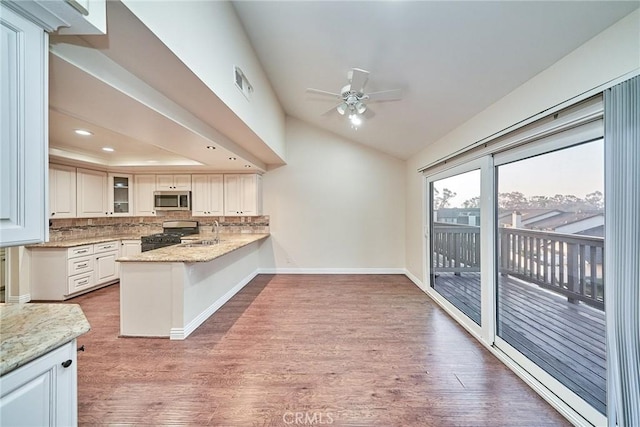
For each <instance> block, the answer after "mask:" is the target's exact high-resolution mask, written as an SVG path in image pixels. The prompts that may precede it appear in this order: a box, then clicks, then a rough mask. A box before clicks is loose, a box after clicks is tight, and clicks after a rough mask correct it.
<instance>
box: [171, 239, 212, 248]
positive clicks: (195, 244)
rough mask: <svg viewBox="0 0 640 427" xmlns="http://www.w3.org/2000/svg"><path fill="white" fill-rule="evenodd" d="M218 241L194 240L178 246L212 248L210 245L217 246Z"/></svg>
mask: <svg viewBox="0 0 640 427" xmlns="http://www.w3.org/2000/svg"><path fill="white" fill-rule="evenodd" d="M220 242H221V240H220V241H216V240H196V241H194V242H189V243H183V244H181V245H180V246H181V247H183V248H197V247H200V246H212V245H217V244H218V243H220Z"/></svg>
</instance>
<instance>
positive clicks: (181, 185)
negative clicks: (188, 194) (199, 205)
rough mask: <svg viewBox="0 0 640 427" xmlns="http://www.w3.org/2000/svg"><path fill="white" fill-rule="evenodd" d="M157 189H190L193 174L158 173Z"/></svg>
mask: <svg viewBox="0 0 640 427" xmlns="http://www.w3.org/2000/svg"><path fill="white" fill-rule="evenodd" d="M156 190H157V191H190V190H191V175H156Z"/></svg>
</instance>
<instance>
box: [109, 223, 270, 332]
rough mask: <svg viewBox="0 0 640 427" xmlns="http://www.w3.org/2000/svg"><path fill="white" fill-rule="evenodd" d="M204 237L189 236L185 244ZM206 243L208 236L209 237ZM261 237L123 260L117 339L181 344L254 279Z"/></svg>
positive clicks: (223, 238)
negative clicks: (165, 339)
mask: <svg viewBox="0 0 640 427" xmlns="http://www.w3.org/2000/svg"><path fill="white" fill-rule="evenodd" d="M206 237H207V236H203V235H192V236H188V238H189V239H190V240H189V241H192V242H194V243H195V242H198V241H202V240H206ZM209 237H210V236H209ZM267 237H269V234H264V233H260V234H258V233H246V234H220V242H219V243H215V244H210V245H209V244H204V245H202V244H200V245H199V244H197V243H196V244H193V243H183V244H180V245H174V246H168V247H164V248H160V249H156V250H152V251H148V252H143V253H141V254H137V255H133V256H129V257H122V258H119V259H118V262H119V263H120V334H121V336H128V337H169V338H170V339H175V340H181V339H185V338H187V337H188V336H189V334H191V333H192V332H193V331H194V330H195V329H196V328H197V327H198V326H200V325H201V324H202V323H203V322H204V321H205V320H207V319H208V318H209V316H211V315H212V314H213V313H214V312H215V311H216V310H218V309H219V308H220V307H221V306H222V305H223V304H224V303H225V302H227V301H228V300H229V299H230V298H231V297H233V295H235V294H236V293H237V292H238V291H240V289H242V288H243V287H244V286H245V285H246V284H247V283H248V282H249V281H250V280H251V279H253V277H255V275H256V274H257V270H258V265H259V259H258V251H259V248H260V245H261V243H262V242H263V241H264V240H265V239H266V238H267Z"/></svg>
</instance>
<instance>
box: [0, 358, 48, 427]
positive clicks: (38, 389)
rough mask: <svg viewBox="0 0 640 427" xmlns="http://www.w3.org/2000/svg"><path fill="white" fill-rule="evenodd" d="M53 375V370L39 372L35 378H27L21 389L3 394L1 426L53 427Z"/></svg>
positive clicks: (0, 405) (0, 412)
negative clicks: (50, 426)
mask: <svg viewBox="0 0 640 427" xmlns="http://www.w3.org/2000/svg"><path fill="white" fill-rule="evenodd" d="M53 375H54V372H53V369H48V370H45V371H44V372H37V373H36V374H35V376H33V377H31V378H25V380H24V383H23V384H22V385H21V386H20V387H19V388H17V389H15V390H13V391H12V392H9V393H7V394H3V396H2V398H0V425H3V426H49V425H53V424H54V423H53V421H54V420H53V413H54V410H53V406H52V405H51V402H52V401H53V396H52V394H53V393H52V390H51V383H52V382H53Z"/></svg>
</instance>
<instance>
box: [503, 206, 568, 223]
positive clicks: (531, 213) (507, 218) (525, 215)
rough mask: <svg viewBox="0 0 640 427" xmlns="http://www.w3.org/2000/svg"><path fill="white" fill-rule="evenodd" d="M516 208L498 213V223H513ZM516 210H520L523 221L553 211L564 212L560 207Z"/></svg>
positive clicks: (518, 210)
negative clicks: (512, 217) (512, 218)
mask: <svg viewBox="0 0 640 427" xmlns="http://www.w3.org/2000/svg"><path fill="white" fill-rule="evenodd" d="M513 212H514V210H508V211H503V212H500V213H498V223H499V224H500V225H511V215H512V214H513ZM515 212H518V213H519V214H520V215H521V216H522V221H531V220H535V218H536V217H539V216H542V215H546V214H548V213H551V212H557V213H558V214H561V213H563V212H562V211H561V210H558V209H537V208H532V209H517V210H515Z"/></svg>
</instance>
